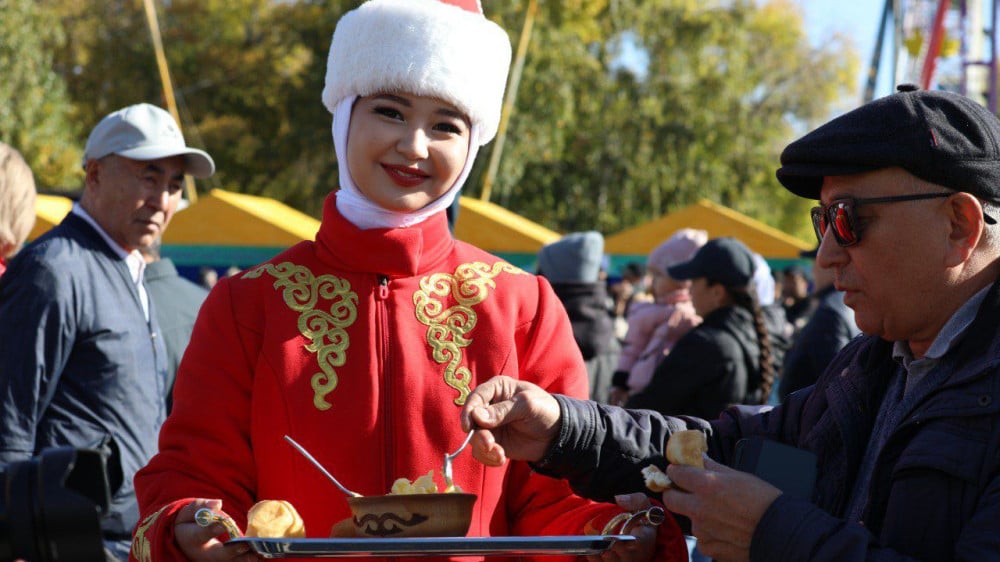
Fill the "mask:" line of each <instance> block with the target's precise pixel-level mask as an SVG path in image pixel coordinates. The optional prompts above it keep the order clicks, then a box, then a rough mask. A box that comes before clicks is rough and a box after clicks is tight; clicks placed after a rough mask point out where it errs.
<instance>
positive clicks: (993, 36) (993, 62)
mask: <svg viewBox="0 0 1000 562" xmlns="http://www.w3.org/2000/svg"><path fill="white" fill-rule="evenodd" d="M992 12H993V13H992V17H991V19H992V21H993V23H992V24H991V25H990V98H989V100H990V111H992V112H993V113H994V114H995V113H996V112H997V2H996V0H993V9H992Z"/></svg>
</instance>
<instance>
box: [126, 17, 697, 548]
mask: <svg viewBox="0 0 1000 562" xmlns="http://www.w3.org/2000/svg"><path fill="white" fill-rule="evenodd" d="M466 3H467V4H470V3H469V2H466ZM471 4H472V5H471V6H468V7H467V8H468V9H462V8H459V7H456V6H453V5H449V4H445V3H443V2H439V1H438V0H371V1H369V2H367V3H365V4H363V5H362V6H361V7H359V8H357V9H356V10H354V11H351V12H349V13H348V14H346V15H345V16H344V17H343V18H341V20H340V22H339V23H338V25H337V29H336V31H335V32H334V36H333V43H332V46H331V48H330V58H329V62H328V69H327V78H326V88H325V90H324V93H323V101H324V103H325V104H326V105H327V107H328V108H329V109H330V110H331V112H332V113H333V136H334V147H335V149H336V152H337V159H338V161H339V162H340V163H341V167H340V190H339V191H336V192H334V193H333V194H331V195H330V197H329V198H328V200H327V203H326V205H325V207H324V212H323V220H322V225H321V227H320V230H319V232H318V233H317V235H316V239H315V240H314V241H305V242H301V243H299V244H297V245H296V246H294V247H292V248H290V249H289V250H287V251H285V252H283V253H281V254H279V255H278V256H276V257H275V258H274V259H272V260H270V261H269V262H267V263H264V264H261V265H259V266H256V267H251V268H248V269H247V270H246V271H245V272H243V273H241V274H238V275H236V276H234V277H229V278H225V279H222V280H220V281H219V283H218V285H217V286H216V287H215V288H214V289H213V290H212V293H211V294H210V295H209V297H208V300H207V301H206V302H205V304H204V306H203V308H202V310H201V313H200V315H199V318H198V321H197V324H196V326H195V330H194V333H193V335H192V338H191V344H190V346H189V347H188V349H187V352H186V355H185V357H184V360H183V362H182V364H181V367H180V372H179V373H178V378H177V383H176V388H175V393H174V409H173V412H172V413H171V416H170V418H169V419H168V420H167V422H166V424H165V425H164V428H163V430H162V432H161V435H160V452H159V454H158V455H157V456H156V457H155V458H154V459H153V460H152V461H151V462H150V463H149V465H147V466H146V467H145V468H144V469H143V470H142V471H141V472H140V473H139V475H138V476H137V477H136V487H137V491H138V497H139V502H140V506H141V510H142V514H141V516H142V520H141V523H140V525H139V526H138V528H137V530H136V533H135V538H134V541H133V549H132V555H133V558H134V559H137V560H143V561H144V560H175V559H184V558H185V557H186V558H188V559H191V560H209V559H224V558H236V557H239V556H251V555H252V554H251V555H248V554H246V553H245V551H241V550H240V549H239V548H240V547H236V546H232V547H226V546H224V545H223V544H222V543H220V542H219V541H218V540H217V538H215V535H218V534H219V533H220V532H221V531H222V528H221V527H209V528H203V527H199V526H198V525H197V524H196V523H195V522H194V513H195V512H196V511H197V509H199V508H201V507H209V508H211V509H213V510H215V511H217V512H220V513H224V514H226V515H228V516H229V517H231V518H232V519H233V520H234V521H235V522H236V524H237V526H239V527H240V528H245V525H246V514H247V511H248V510H249V509H250V507H251V506H252V505H253V504H254V503H255V502H256V501H258V500H263V499H278V500H286V501H288V502H290V503H291V504H292V505H293V506H294V507H295V508H296V509H297V511H298V512H299V514H300V515H301V516H302V518H303V521H304V524H305V529H306V535H307V536H308V537H328V536H329V535H330V533H331V529H332V527H333V525H334V524H335V523H337V522H338V521H341V520H343V519H345V518H347V517H349V516H350V510H349V508H348V506H347V504H346V502H345V501H344V495H343V494H342V493H341V492H340V491H338V490H337V489H336V488H335V487H334V486H333V485H332V484H331V483H330V482H329V481H327V480H326V478H325V477H324V476H323V475H322V474H321V473H320V472H319V471H317V470H316V468H315V467H313V466H311V465H310V464H308V462H307V461H306V460H305V459H304V458H302V456H300V455H299V454H298V453H297V452H296V451H295V450H294V449H292V448H291V447H290V446H289V444H288V443H287V442H285V440H284V439H283V437H284V436H285V435H288V436H290V437H292V438H293V439H295V440H296V441H297V442H298V443H300V444H302V445H303V446H304V447H305V448H306V449H307V450H309V451H310V452H311V453H312V454H313V456H315V457H316V459H317V460H318V461H319V462H320V463H321V464H322V465H323V466H324V467H326V468H327V469H328V470H329V471H330V472H331V473H333V474H334V475H335V476H336V477H337V478H338V479H339V480H340V481H341V482H342V483H343V484H345V485H346V486H347V487H348V488H351V489H352V490H354V491H357V492H359V493H361V494H363V495H382V494H386V493H388V492H389V490H390V487H391V485H392V483H393V481H394V480H395V479H397V478H401V477H405V478H407V479H415V478H417V477H418V476H420V475H423V474H426V473H427V472H428V471H429V470H435V473H437V474H438V484H439V486H441V487H443V483H442V482H441V480H440V475H439V474H440V469H441V465H442V460H443V456H444V454H445V453H447V452H450V451H453V450H455V449H456V448H457V447H458V445H459V444H460V443H462V441H463V439H464V437H465V433H464V432H463V431H462V428H461V425H460V422H459V412H460V409H461V406H462V404H463V403H464V401H465V398H466V396H467V395H468V393H469V392H470V391H471V389H472V388H474V387H475V386H476V385H477V384H478V383H479V382H481V381H484V380H486V379H488V378H491V377H493V376H494V375H497V374H500V373H503V374H507V375H511V376H514V377H519V378H523V379H524V380H530V381H532V382H534V383H535V384H538V385H539V386H541V387H543V388H546V389H547V390H549V391H551V392H559V393H563V394H569V395H573V396H578V397H584V396H586V393H587V375H586V371H585V369H584V364H583V360H582V358H581V356H580V353H579V351H578V350H577V348H576V345H575V343H574V340H573V334H572V331H571V329H570V325H569V322H568V320H567V318H566V314H565V311H564V310H563V309H562V308H561V306H560V304H559V301H558V299H557V298H556V296H555V294H554V293H553V291H552V289H551V287H550V285H549V284H548V283H547V282H546V281H544V280H543V279H541V278H538V277H536V276H534V275H530V274H528V273H526V272H524V271H521V270H519V269H517V268H516V267H513V266H511V265H510V264H508V263H506V262H503V261H501V260H500V259H498V258H496V257H494V256H492V255H490V254H488V253H486V252H484V251H482V250H480V249H478V248H475V247H472V246H470V245H468V244H464V243H462V242H459V241H456V240H454V239H453V238H452V237H451V235H450V233H449V229H448V224H447V218H446V212H445V210H446V209H447V207H448V206H449V205H450V204H451V203H452V201H453V200H454V198H455V197H456V196H457V194H458V191H459V189H460V188H461V185H462V183H463V182H464V180H465V178H466V177H467V176H468V174H469V170H470V169H471V167H472V161H473V159H474V158H475V154H476V151H477V150H478V147H479V146H480V145H482V144H485V143H486V142H488V141H489V140H490V139H492V138H493V136H494V134H495V132H496V128H497V124H498V122H499V114H500V105H501V98H502V93H503V88H504V84H505V81H506V75H507V67H508V66H509V61H510V43H509V40H508V38H507V35H506V33H505V32H504V31H503V30H502V29H500V28H499V27H498V26H496V25H495V24H493V23H492V22H490V21H489V20H487V19H485V18H484V17H483V15H482V13H481V12H480V11H479V9H478V6H477V5H476V3H475V2H471ZM454 481H455V484H457V485H458V486H460V487H461V488H462V489H463V490H464V491H466V492H470V493H473V494H476V496H477V500H476V506H475V508H474V511H473V515H472V523H471V526H470V529H469V536H506V535H577V534H582V533H583V532H584V530H585V528H586V527H587V525H588V524H589V525H591V526H595V527H597V528H600V527H601V526H602V524H603V522H606V521H607V520H609V519H610V518H612V517H614V516H615V515H617V514H619V513H621V512H622V511H623V509H622V508H621V507H618V506H615V505H611V504H598V503H593V502H590V501H586V500H583V499H581V498H579V497H577V496H575V495H573V494H572V493H571V492H570V491H569V488H568V487H567V486H566V485H565V484H564V483H562V482H560V481H557V480H553V479H549V478H546V477H543V476H541V475H539V474H537V473H534V472H532V471H531V470H530V469H529V467H528V466H527V465H526V464H522V463H512V464H510V465H508V466H506V467H502V468H499V469H497V468H487V467H484V466H483V465H481V464H479V463H478V462H476V461H475V460H474V459H473V458H472V456H471V455H467V456H466V455H462V456H459V457H458V458H457V459H455V461H454ZM632 499H633V500H634V499H635V498H632ZM633 507H634V506H633ZM634 532H635V533H636V534H637V536H638V537H639V538H640V540H639V541H638V543H637V545H636V546H637V547H638V548H637V549H635V550H629V551H626V550H624V549H619V550H617V551H616V552H615V553H613V554H611V553H609V556H615V557H619V556H620V557H621V559H623V560H624V559H637V560H648V559H650V558H651V557H653V556H657V557H659V558H658V559H676V560H680V559H682V557H684V556H685V554H684V552H683V548H684V547H683V541H682V540H681V535H680V533H679V531H678V530H677V528H676V527H675V526H673V522H672V521H668V522H667V523H666V524H665V525H664V526H661V527H659V528H658V532H657V531H656V530H654V528H651V527H644V528H637V529H635V530H634Z"/></svg>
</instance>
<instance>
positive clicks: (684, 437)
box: [642, 429, 708, 493]
mask: <svg viewBox="0 0 1000 562" xmlns="http://www.w3.org/2000/svg"><path fill="white" fill-rule="evenodd" d="M707 451H708V441H707V439H706V438H705V434H704V433H703V432H702V431H699V430H697V429H686V430H684V431H676V432H674V433H672V434H670V439H668V440H667V460H668V461H670V464H679V465H683V466H696V467H698V468H705V458H704V457H703V456H702V454H703V453H705V452H707ZM642 477H643V479H644V480H645V484H646V487H647V488H649V489H650V490H651V491H653V492H657V493H659V492H663V491H665V490H666V489H667V488H670V486H672V485H673V483H672V482H671V481H670V478H669V477H668V476H667V474H666V473H665V472H663V471H662V470H660V469H659V467H657V466H656V465H652V464H651V465H649V466H647V467H645V468H643V469H642Z"/></svg>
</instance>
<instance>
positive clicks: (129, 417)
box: [0, 104, 215, 560]
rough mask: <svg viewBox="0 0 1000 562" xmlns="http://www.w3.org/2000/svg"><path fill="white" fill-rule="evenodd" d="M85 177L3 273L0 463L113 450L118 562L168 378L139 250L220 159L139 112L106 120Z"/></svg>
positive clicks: (158, 116) (157, 113) (112, 518)
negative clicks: (74, 198)
mask: <svg viewBox="0 0 1000 562" xmlns="http://www.w3.org/2000/svg"><path fill="white" fill-rule="evenodd" d="M83 169H84V172H85V174H86V176H85V183H84V188H83V194H82V195H81V197H80V201H79V203H76V204H74V205H73V208H72V210H71V211H70V213H69V214H68V215H67V216H66V218H65V219H64V220H63V221H62V223H60V224H59V225H58V226H57V227H55V228H53V229H52V230H51V231H49V232H48V233H46V234H45V235H43V236H41V237H40V238H38V239H37V240H35V241H34V242H33V243H31V244H30V245H28V246H27V247H25V248H24V249H23V250H22V251H20V252H19V253H18V254H17V256H16V257H15V258H14V260H13V261H11V263H10V268H9V269H8V270H7V272H6V273H5V274H4V276H3V277H2V278H0V342H2V343H0V464H2V463H8V462H15V461H23V460H26V459H29V458H31V457H33V456H35V455H37V454H39V453H40V452H41V451H42V450H43V449H46V448H50V447H57V446H69V447H74V448H98V449H100V450H103V451H105V452H106V453H107V454H108V463H107V464H108V472H109V474H108V476H109V480H110V485H111V490H110V491H111V504H110V507H109V509H108V510H107V513H106V515H105V517H104V520H103V521H102V523H101V529H102V532H103V538H104V545H105V548H106V554H107V555H108V557H109V558H113V559H118V560H125V559H127V558H128V549H129V546H130V544H131V535H132V529H133V528H134V526H135V524H136V522H137V519H138V506H137V504H136V500H135V491H134V488H133V486H132V477H133V476H134V474H135V473H136V471H138V470H139V468H141V467H142V466H143V465H145V464H146V462H147V461H149V459H150V458H151V457H152V456H153V454H154V453H155V452H156V442H157V435H158V433H159V429H160V425H161V424H162V423H163V420H164V417H165V415H166V403H165V399H166V392H167V384H168V383H167V364H166V351H165V349H164V346H163V338H162V337H161V334H160V333H159V328H158V326H157V322H156V316H155V305H156V303H154V302H152V299H151V298H150V297H149V294H148V290H147V287H146V284H145V282H144V280H143V272H144V267H145V264H144V261H143V258H142V256H141V255H140V253H139V251H138V250H139V248H141V247H144V246H148V245H150V244H151V243H152V242H153V241H154V240H156V239H158V238H159V236H160V235H161V234H162V232H163V229H164V228H166V226H167V223H168V222H170V218H171V216H173V213H174V210H175V209H176V208H177V204H178V202H179V201H180V198H181V188H182V186H183V182H184V175H185V174H191V175H192V176H195V177H199V178H204V177H208V176H210V175H212V173H213V172H214V171H215V164H214V163H213V162H212V158H211V157H210V156H209V155H208V154H206V153H204V152H202V151H201V150H198V149H195V148H190V147H188V146H186V144H185V143H184V137H183V136H182V135H181V132H180V130H179V129H178V127H177V124H176V122H175V121H174V119H173V117H171V116H170V114H169V113H167V112H166V111H164V110H163V109H160V108H159V107H155V106H152V105H149V104H138V105H132V106H129V107H126V108H124V109H121V110H119V111H115V112H114V113H111V114H110V115H108V116H106V117H105V118H104V119H102V120H101V122H100V123H98V125H97V126H96V127H95V128H94V130H93V131H92V132H91V134H90V137H89V139H88V141H87V146H86V149H85V151H84V157H83ZM86 484H87V485H88V486H91V487H93V488H94V489H99V488H97V486H96V484H95V483H93V482H91V483H86Z"/></svg>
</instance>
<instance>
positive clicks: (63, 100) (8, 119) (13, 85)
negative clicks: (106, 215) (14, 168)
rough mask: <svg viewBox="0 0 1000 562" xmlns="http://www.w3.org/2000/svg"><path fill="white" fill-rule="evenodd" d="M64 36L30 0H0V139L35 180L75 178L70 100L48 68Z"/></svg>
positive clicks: (69, 180)
mask: <svg viewBox="0 0 1000 562" xmlns="http://www.w3.org/2000/svg"><path fill="white" fill-rule="evenodd" d="M63 39H64V37H63V35H62V32H61V27H60V26H59V25H58V22H57V21H56V20H54V19H53V18H51V17H50V16H49V14H48V13H47V12H45V11H44V10H40V9H38V6H37V5H36V4H35V2H34V0H0V141H3V142H6V143H7V144H10V145H11V146H13V147H14V148H16V149H17V150H18V151H20V152H21V153H22V154H23V155H24V157H25V159H26V160H27V162H28V164H29V165H30V166H31V169H32V170H33V172H34V174H35V178H36V183H37V184H39V185H43V186H44V185H66V184H72V183H75V182H77V181H78V180H79V177H80V176H81V174H80V173H79V172H78V170H79V169H80V157H81V155H82V153H83V150H82V149H81V148H79V147H78V146H77V145H76V134H75V131H74V129H73V127H72V125H71V123H72V118H71V115H72V113H71V111H72V109H71V105H70V99H69V97H68V96H67V94H66V88H65V85H64V83H63V81H62V78H61V77H60V76H59V75H58V74H57V73H55V72H54V71H53V70H52V60H53V51H54V50H55V49H56V48H58V46H59V45H60V44H61V42H62V41H63Z"/></svg>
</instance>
